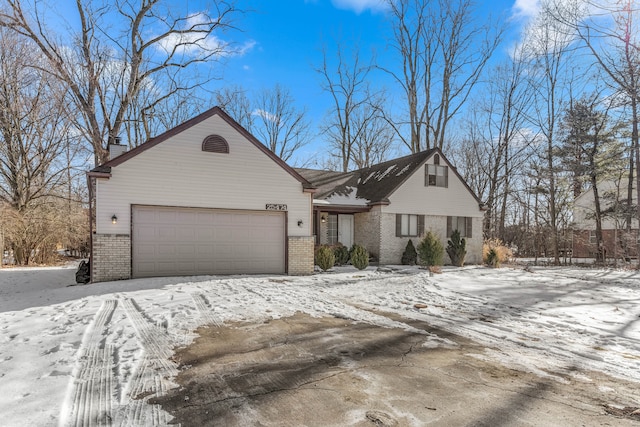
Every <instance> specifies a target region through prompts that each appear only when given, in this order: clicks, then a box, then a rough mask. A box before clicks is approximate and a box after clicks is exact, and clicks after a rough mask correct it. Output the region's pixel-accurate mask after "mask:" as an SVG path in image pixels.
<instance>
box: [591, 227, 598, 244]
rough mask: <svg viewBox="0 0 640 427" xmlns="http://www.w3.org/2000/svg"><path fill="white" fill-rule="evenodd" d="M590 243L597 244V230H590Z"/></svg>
mask: <svg viewBox="0 0 640 427" xmlns="http://www.w3.org/2000/svg"><path fill="white" fill-rule="evenodd" d="M589 243H590V244H592V245H595V244H596V243H597V239H596V230H590V231H589Z"/></svg>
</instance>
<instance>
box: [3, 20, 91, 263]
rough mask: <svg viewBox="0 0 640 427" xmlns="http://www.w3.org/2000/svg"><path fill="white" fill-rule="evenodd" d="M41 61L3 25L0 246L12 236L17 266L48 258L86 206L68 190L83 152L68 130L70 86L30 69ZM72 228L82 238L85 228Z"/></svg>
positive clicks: (28, 46) (75, 180) (35, 53)
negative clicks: (67, 88) (66, 225)
mask: <svg viewBox="0 0 640 427" xmlns="http://www.w3.org/2000/svg"><path fill="white" fill-rule="evenodd" d="M41 61H42V57H41V56H40V54H39V52H38V51H37V50H35V49H33V45H32V43H30V42H29V41H28V40H27V39H24V38H21V37H19V36H18V35H16V34H15V33H13V32H9V31H8V30H6V29H0V75H1V76H2V79H0V104H1V105H2V106H3V107H2V108H0V209H1V210H2V213H1V214H0V222H1V224H0V228H1V229H2V230H3V233H2V234H3V236H2V237H3V241H2V242H0V243H2V244H3V247H2V248H0V251H1V252H4V243H5V241H6V242H8V243H9V244H10V245H11V246H12V248H13V254H14V258H15V261H16V262H17V263H19V264H27V263H29V260H30V259H31V258H32V257H35V258H36V260H39V261H47V260H49V258H50V257H51V256H53V254H54V252H53V250H54V249H55V245H56V244H57V243H66V242H68V241H70V239H71V233H69V231H70V230H69V229H68V228H67V229H66V230H65V229H64V228H65V224H68V221H69V220H70V219H71V218H72V217H74V216H76V214H77V213H78V212H81V211H82V209H81V206H80V202H79V198H78V197H75V196H74V195H73V192H72V191H71V190H69V189H70V188H71V187H72V186H73V183H74V182H77V172H76V171H74V170H73V168H74V166H75V165H76V164H77V163H79V161H78V155H79V154H80V153H81V150H80V148H79V144H77V141H75V140H74V138H73V137H72V136H71V134H72V133H71V132H70V124H69V121H68V117H67V116H66V111H67V110H66V102H65V88H64V86H63V85H62V84H61V83H60V82H59V81H58V80H56V79H55V78H53V77H52V76H50V75H49V74H48V73H46V72H43V71H42V70H40V69H38V68H34V67H33V64H36V63H39V62H41ZM65 207H69V208H70V209H64V208H65ZM84 219H85V222H86V218H84ZM72 233H73V234H74V236H73V238H76V239H81V238H82V237H81V234H82V228H76V229H74V230H73V231H72ZM87 236H88V234H86V235H84V237H85V238H86V237H87Z"/></svg>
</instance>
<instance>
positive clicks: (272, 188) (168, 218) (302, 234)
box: [88, 107, 314, 282]
mask: <svg viewBox="0 0 640 427" xmlns="http://www.w3.org/2000/svg"><path fill="white" fill-rule="evenodd" d="M120 147H122V146H118V145H113V146H112V147H110V148H111V149H113V150H114V151H115V150H118V149H119V148H120ZM88 178H89V188H90V201H91V202H90V210H91V217H92V218H93V221H92V230H91V231H92V232H91V246H92V248H91V249H92V250H91V254H92V256H91V263H92V268H91V274H92V280H93V281H94V282H98V281H105V280H118V279H128V278H132V277H133V278H137V277H152V276H186V275H203V274H238V273H253V274H255V273H269V274H272V273H282V274H284V273H288V274H291V275H293V274H310V273H312V272H313V246H314V237H313V229H312V224H313V217H312V194H313V192H314V189H313V188H312V186H311V185H310V184H309V182H308V181H306V180H305V179H304V178H303V177H302V176H300V175H299V174H298V173H297V172H296V171H295V170H293V169H292V168H290V167H289V166H287V165H286V164H285V163H284V162H283V161H282V160H281V159H279V158H278V157H277V156H275V155H274V154H273V153H272V152H271V151H269V149H267V148H266V147H265V146H264V145H263V144H262V143H260V142H259V141H258V140H257V139H256V138H254V137H253V136H252V135H251V134H249V133H248V132H247V131H246V130H245V129H244V128H242V127H241V126H240V125H239V124H238V123H236V122H235V121H234V120H233V119H231V118H230V117H229V116H228V115H227V114H226V113H225V112H223V111H222V110H221V109H220V108H218V107H214V108H212V109H211V110H209V111H206V112H205V113H203V114H201V115H199V116H197V117H195V118H193V119H191V120H189V121H187V122H185V123H183V124H182V125H179V126H177V127H176V128H174V129H171V130H169V131H167V132H165V133H164V134H162V135H159V136H157V137H155V138H153V139H151V140H149V141H147V142H145V143H144V144H142V145H140V146H139V147H136V148H134V149H132V150H131V151H128V152H124V153H122V154H120V155H117V156H115V157H113V158H111V160H109V161H108V162H106V163H104V164H103V165H100V166H98V167H96V168H95V169H93V170H92V171H90V172H89V173H88ZM94 200H95V204H94V203H93V201H94ZM94 221H95V228H94V224H93V222H94Z"/></svg>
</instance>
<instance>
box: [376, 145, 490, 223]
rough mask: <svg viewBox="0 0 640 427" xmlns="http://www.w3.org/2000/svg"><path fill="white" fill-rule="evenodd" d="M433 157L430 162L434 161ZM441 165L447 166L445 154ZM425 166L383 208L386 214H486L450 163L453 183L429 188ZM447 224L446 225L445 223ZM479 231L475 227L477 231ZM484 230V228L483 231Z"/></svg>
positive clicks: (473, 215) (417, 170)
mask: <svg viewBox="0 0 640 427" xmlns="http://www.w3.org/2000/svg"><path fill="white" fill-rule="evenodd" d="M432 162H433V158H431V159H429V161H428V162H427V163H432ZM440 165H443V166H444V165H446V166H449V165H448V164H446V162H445V161H444V159H443V158H442V157H441V158H440ZM424 173H425V166H424V165H422V166H421V167H420V168H418V169H416V171H415V172H414V173H413V175H411V176H410V177H409V178H408V179H407V180H406V181H405V182H404V184H402V186H400V188H398V189H397V190H396V191H395V192H394V193H393V194H392V195H391V197H390V198H389V200H390V201H391V204H390V205H389V206H384V207H383V208H382V210H383V212H384V213H404V214H426V215H444V216H468V217H482V216H483V213H482V211H480V207H479V206H478V201H477V200H476V199H475V197H473V195H472V194H471V193H470V192H469V190H468V189H467V187H466V186H465V185H464V184H463V183H462V181H460V180H459V179H458V177H457V176H456V174H455V173H454V172H453V171H452V170H451V167H450V166H449V186H448V187H447V188H443V187H433V186H430V187H425V185H424ZM445 226H446V224H445ZM474 231H475V230H474ZM479 231H480V230H479Z"/></svg>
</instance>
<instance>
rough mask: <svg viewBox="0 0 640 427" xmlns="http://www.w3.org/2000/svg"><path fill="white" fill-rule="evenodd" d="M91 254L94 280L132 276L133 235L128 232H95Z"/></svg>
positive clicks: (100, 280)
mask: <svg viewBox="0 0 640 427" xmlns="http://www.w3.org/2000/svg"><path fill="white" fill-rule="evenodd" d="M91 256H92V259H93V266H92V267H93V269H92V271H91V278H92V281H93V282H106V281H110V280H122V279H130V278H131V237H130V236H129V235H128V234H94V235H93V249H92V251H91Z"/></svg>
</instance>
